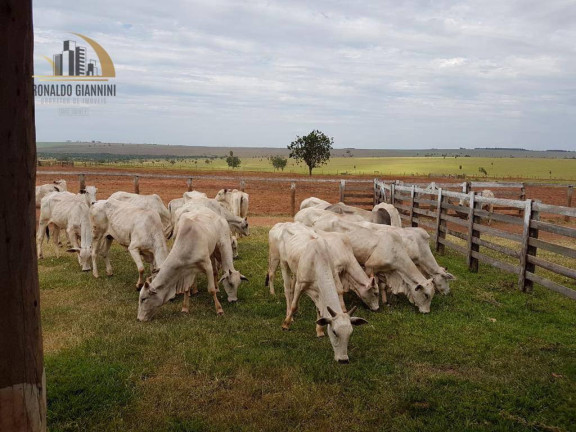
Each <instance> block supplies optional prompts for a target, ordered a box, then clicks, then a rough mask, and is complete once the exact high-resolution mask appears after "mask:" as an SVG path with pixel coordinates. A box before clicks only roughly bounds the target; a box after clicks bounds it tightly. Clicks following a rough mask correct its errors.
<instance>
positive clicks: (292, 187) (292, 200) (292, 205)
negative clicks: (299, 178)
mask: <svg viewBox="0 0 576 432" xmlns="http://www.w3.org/2000/svg"><path fill="white" fill-rule="evenodd" d="M290 212H291V214H292V216H294V215H295V214H296V183H294V182H292V183H290Z"/></svg>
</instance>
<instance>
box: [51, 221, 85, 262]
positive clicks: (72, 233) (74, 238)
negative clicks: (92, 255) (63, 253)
mask: <svg viewBox="0 0 576 432" xmlns="http://www.w3.org/2000/svg"><path fill="white" fill-rule="evenodd" d="M66 234H67V235H68V238H69V239H70V244H71V245H72V247H73V248H76V249H80V245H79V242H78V240H79V239H78V234H77V233H76V229H75V228H74V227H72V226H69V227H67V228H66ZM56 255H57V256H58V255H59V249H58V248H56ZM76 255H77V258H78V264H80V265H82V263H81V262H80V254H79V253H78V254H76Z"/></svg>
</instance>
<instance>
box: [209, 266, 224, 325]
mask: <svg viewBox="0 0 576 432" xmlns="http://www.w3.org/2000/svg"><path fill="white" fill-rule="evenodd" d="M204 271H205V272H206V278H207V279H208V292H209V293H210V294H212V297H213V299H214V306H215V307H216V313H217V314H218V315H224V309H222V305H221V304H220V302H219V301H218V291H217V289H216V280H215V278H214V270H213V268H212V263H211V261H210V259H207V260H205V261H204Z"/></svg>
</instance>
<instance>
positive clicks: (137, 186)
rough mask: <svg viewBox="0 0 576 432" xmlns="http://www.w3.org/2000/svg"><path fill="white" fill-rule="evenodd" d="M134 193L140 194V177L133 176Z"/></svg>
mask: <svg viewBox="0 0 576 432" xmlns="http://www.w3.org/2000/svg"><path fill="white" fill-rule="evenodd" d="M134 193H135V194H140V177H138V176H134Z"/></svg>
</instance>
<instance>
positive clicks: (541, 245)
mask: <svg viewBox="0 0 576 432" xmlns="http://www.w3.org/2000/svg"><path fill="white" fill-rule="evenodd" d="M528 244H529V245H530V246H534V247H535V248H538V249H544V250H547V251H550V252H554V253H557V254H560V255H562V256H566V257H568V258H574V259H576V250H574V249H570V248H568V247H565V246H560V245H557V244H554V243H549V242H545V241H543V240H538V239H535V238H530V239H529V240H528Z"/></svg>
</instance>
